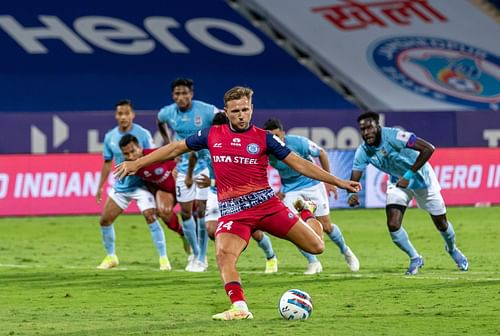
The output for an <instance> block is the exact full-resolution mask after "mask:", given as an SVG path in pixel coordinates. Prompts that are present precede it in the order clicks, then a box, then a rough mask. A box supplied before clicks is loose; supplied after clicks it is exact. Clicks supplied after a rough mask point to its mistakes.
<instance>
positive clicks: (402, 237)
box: [391, 227, 418, 258]
mask: <svg viewBox="0 0 500 336" xmlns="http://www.w3.org/2000/svg"><path fill="white" fill-rule="evenodd" d="M391 238H392V241H393V242H394V244H396V245H397V246H398V247H399V248H400V249H402V250H403V251H405V252H406V254H408V256H409V257H410V258H415V257H418V252H417V250H415V248H414V247H413V245H412V244H411V242H410V239H409V238H408V233H406V230H405V229H404V228H403V227H400V228H399V230H398V231H394V232H391Z"/></svg>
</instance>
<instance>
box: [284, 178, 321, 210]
mask: <svg viewBox="0 0 500 336" xmlns="http://www.w3.org/2000/svg"><path fill="white" fill-rule="evenodd" d="M299 196H301V197H303V198H305V199H308V200H311V201H313V202H314V203H316V206H317V208H316V212H315V213H314V215H315V216H327V215H329V214H330V204H329V203H328V194H327V193H326V189H325V185H324V184H323V183H318V184H316V185H313V186H312V187H307V188H304V189H301V190H294V191H289V192H287V193H286V194H285V199H283V203H285V205H286V206H287V207H288V208H289V209H290V210H292V211H293V212H294V213H297V210H295V208H294V207H293V202H294V201H295V200H296V199H297V197H299Z"/></svg>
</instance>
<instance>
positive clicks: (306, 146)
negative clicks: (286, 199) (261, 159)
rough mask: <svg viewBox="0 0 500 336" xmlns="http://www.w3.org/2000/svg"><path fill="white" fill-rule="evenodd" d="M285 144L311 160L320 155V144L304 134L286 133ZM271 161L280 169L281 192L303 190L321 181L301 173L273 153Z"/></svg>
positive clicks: (270, 157)
mask: <svg viewBox="0 0 500 336" xmlns="http://www.w3.org/2000/svg"><path fill="white" fill-rule="evenodd" d="M285 144H286V145H287V147H288V148H290V149H291V150H292V151H293V152H295V154H297V155H299V156H300V157H302V158H304V159H306V160H309V161H311V162H312V161H313V160H312V157H319V154H320V153H321V149H320V148H319V147H318V145H316V144H315V143H314V142H312V141H311V140H309V139H307V138H305V137H303V136H299V135H285ZM269 163H270V164H271V166H272V167H273V168H275V169H277V170H278V173H279V174H280V178H281V192H283V193H285V194H286V193H287V192H289V191H294V190H302V189H304V188H308V187H312V186H314V185H316V184H318V183H320V182H319V181H317V180H313V179H311V178H309V177H307V176H304V175H302V174H300V173H299V172H297V171H296V170H294V169H292V168H290V167H289V166H288V165H287V164H286V163H284V162H282V161H280V160H278V159H276V157H274V156H273V155H270V156H269Z"/></svg>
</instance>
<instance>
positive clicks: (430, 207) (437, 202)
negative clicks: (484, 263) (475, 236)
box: [415, 179, 469, 271]
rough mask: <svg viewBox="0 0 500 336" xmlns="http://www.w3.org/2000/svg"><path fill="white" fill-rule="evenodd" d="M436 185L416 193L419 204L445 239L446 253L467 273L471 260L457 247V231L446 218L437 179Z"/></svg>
mask: <svg viewBox="0 0 500 336" xmlns="http://www.w3.org/2000/svg"><path fill="white" fill-rule="evenodd" d="M434 183H435V184H432V183H431V186H430V187H429V188H428V189H420V190H418V191H416V192H415V194H416V195H415V198H416V200H417V204H418V206H419V207H420V208H422V209H424V210H426V211H427V212H428V213H429V215H430V216H431V218H432V222H433V223H434V225H435V226H436V229H438V230H439V233H440V234H441V236H442V237H443V240H444V242H445V246H444V247H445V250H446V252H447V253H448V254H449V255H450V257H451V258H452V259H453V261H454V262H455V264H456V265H457V267H458V269H459V270H461V271H467V270H468V269H469V260H468V259H467V257H466V256H465V255H464V254H463V253H462V251H460V250H459V249H458V247H457V245H456V238H455V229H454V228H453V225H452V224H451V223H450V222H449V221H448V219H447V217H446V206H445V205H444V200H443V197H442V195H441V192H440V188H439V187H438V182H437V179H436V180H435V182H434Z"/></svg>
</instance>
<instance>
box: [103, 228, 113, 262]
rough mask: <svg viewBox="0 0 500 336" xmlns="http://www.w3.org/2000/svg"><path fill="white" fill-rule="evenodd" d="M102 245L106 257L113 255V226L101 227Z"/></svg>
mask: <svg viewBox="0 0 500 336" xmlns="http://www.w3.org/2000/svg"><path fill="white" fill-rule="evenodd" d="M101 232H102V243H103V244H104V248H105V249H106V253H107V254H108V255H115V253H116V252H115V237H116V236H115V227H114V226H113V224H111V225H109V226H101Z"/></svg>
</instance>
